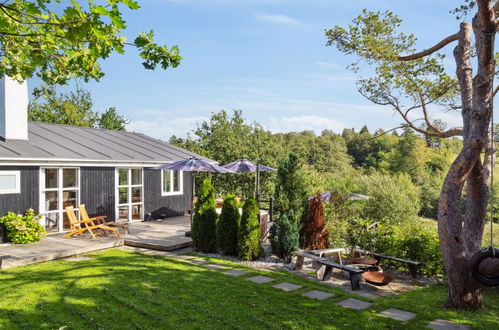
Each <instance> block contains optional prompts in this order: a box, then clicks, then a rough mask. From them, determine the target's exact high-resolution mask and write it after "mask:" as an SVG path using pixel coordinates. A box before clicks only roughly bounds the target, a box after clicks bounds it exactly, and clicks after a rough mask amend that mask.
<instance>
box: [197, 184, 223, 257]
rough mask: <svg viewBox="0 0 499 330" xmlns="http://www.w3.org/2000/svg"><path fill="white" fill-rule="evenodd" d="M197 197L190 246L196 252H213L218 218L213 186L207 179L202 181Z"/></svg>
mask: <svg viewBox="0 0 499 330" xmlns="http://www.w3.org/2000/svg"><path fill="white" fill-rule="evenodd" d="M197 196H198V202H197V203H196V208H195V213H194V217H193V219H192V245H193V247H194V249H196V250H198V251H202V252H205V253H209V252H215V251H216V225H217V217H218V216H217V212H216V209H215V193H214V190H213V184H212V183H211V180H210V179H209V178H206V179H205V180H203V182H202V183H201V186H200V187H199V190H198V195H197Z"/></svg>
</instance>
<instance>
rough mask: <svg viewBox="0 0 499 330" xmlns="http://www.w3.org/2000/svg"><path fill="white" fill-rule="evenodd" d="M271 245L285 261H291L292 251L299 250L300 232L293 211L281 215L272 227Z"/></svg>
mask: <svg viewBox="0 0 499 330" xmlns="http://www.w3.org/2000/svg"><path fill="white" fill-rule="evenodd" d="M270 233H271V241H270V243H271V245H272V250H273V251H274V253H275V254H276V255H277V256H278V257H279V258H281V259H283V260H284V262H286V263H289V262H291V256H292V255H291V252H293V251H296V250H298V247H299V240H300V237H299V232H298V221H296V218H295V215H294V213H293V211H289V212H288V214H284V215H282V216H281V218H280V219H279V221H278V222H276V223H274V225H273V226H272V227H271V228H270Z"/></svg>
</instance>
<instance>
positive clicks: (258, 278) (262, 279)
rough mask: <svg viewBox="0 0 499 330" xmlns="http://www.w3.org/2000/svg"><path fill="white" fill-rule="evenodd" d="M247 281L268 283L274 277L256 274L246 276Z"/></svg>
mask: <svg viewBox="0 0 499 330" xmlns="http://www.w3.org/2000/svg"><path fill="white" fill-rule="evenodd" d="M248 281H251V282H253V283H268V282H272V281H274V279H273V278H272V277H268V276H263V275H257V276H253V277H250V278H248Z"/></svg>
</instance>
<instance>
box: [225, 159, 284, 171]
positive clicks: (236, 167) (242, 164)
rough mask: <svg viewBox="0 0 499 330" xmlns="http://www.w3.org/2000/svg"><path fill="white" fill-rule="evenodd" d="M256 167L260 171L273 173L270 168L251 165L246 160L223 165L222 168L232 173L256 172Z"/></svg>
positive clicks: (251, 163)
mask: <svg viewBox="0 0 499 330" xmlns="http://www.w3.org/2000/svg"><path fill="white" fill-rule="evenodd" d="M257 166H258V169H259V170H260V171H275V169H273V168H272V167H268V166H265V165H262V164H256V163H253V162H251V161H249V160H247V159H239V160H236V161H235V162H232V163H229V164H225V165H223V166H222V167H223V168H226V169H228V170H231V171H233V172H256V171H257Z"/></svg>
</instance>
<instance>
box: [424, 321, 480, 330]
mask: <svg viewBox="0 0 499 330" xmlns="http://www.w3.org/2000/svg"><path fill="white" fill-rule="evenodd" d="M426 327H427V328H430V329H436V330H467V329H470V327H469V326H467V325H464V324H460V323H456V322H452V321H447V320H441V319H437V320H435V321H433V322H431V323H430V324H428V325H427V326H426Z"/></svg>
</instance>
